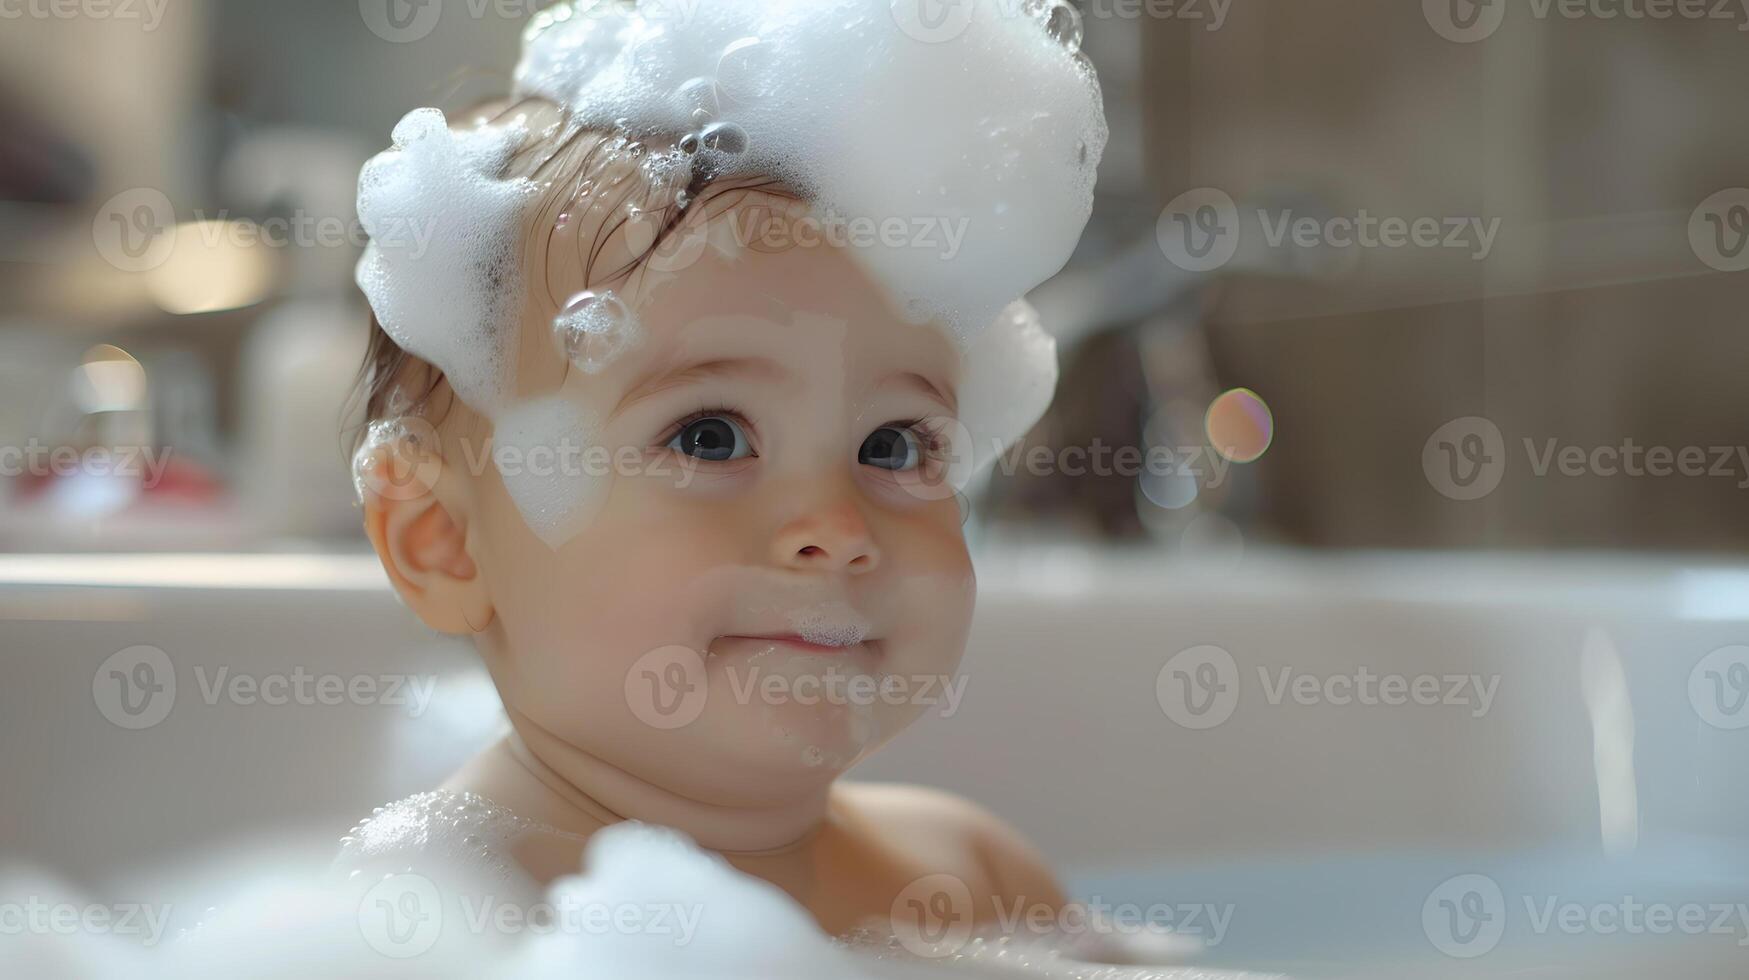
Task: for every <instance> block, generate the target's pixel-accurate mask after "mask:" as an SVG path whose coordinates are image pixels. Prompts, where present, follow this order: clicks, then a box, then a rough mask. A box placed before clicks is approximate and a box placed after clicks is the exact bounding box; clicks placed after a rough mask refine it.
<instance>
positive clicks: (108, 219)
mask: <svg viewBox="0 0 1749 980" xmlns="http://www.w3.org/2000/svg"><path fill="white" fill-rule="evenodd" d="M442 221H443V219H442V218H441V217H436V216H397V215H388V216H384V217H382V218H381V219H379V221H378V222H377V229H376V234H374V235H373V234H370V233H367V232H366V231H365V229H364V225H363V224H362V223H361V222H360V221H359V220H358V218H357V217H355V216H352V215H347V216H344V217H343V216H340V215H324V214H311V213H309V212H307V211H304V210H301V209H299V210H295V211H293V212H292V213H291V214H288V215H274V216H269V217H265V218H260V219H251V218H233V217H232V216H231V213H230V212H229V211H228V210H222V209H221V210H219V211H217V212H213V213H209V212H206V211H203V210H199V209H196V210H195V211H194V212H193V214H192V215H191V216H190V218H189V220H188V221H186V222H183V223H180V224H178V223H177V221H176V211H175V208H174V207H173V206H172V205H171V203H170V199H169V198H168V197H166V196H165V195H164V193H163V192H162V191H158V190H155V189H153V188H149V187H146V188H135V189H133V190H129V191H123V192H122V193H120V194H117V195H116V196H114V197H112V198H110V199H109V200H108V201H106V202H105V203H104V205H103V207H102V208H100V209H98V213H97V217H96V219H95V220H94V221H93V222H92V225H91V238H92V242H93V244H94V245H96V247H97V254H98V255H99V256H101V257H102V258H103V260H104V261H105V262H108V263H109V264H110V265H111V266H114V267H115V268H116V269H119V270H121V271H122V272H149V271H151V270H152V269H156V268H157V267H159V266H161V265H163V264H164V263H165V262H167V261H169V259H170V257H171V255H173V254H174V253H175V250H176V246H177V243H178V242H179V241H182V242H188V243H191V244H196V245H199V246H201V247H202V248H204V249H206V250H208V251H211V250H214V249H217V248H219V247H221V246H228V247H231V248H236V249H246V248H271V249H288V248H354V249H362V248H363V247H364V246H366V245H367V244H371V243H373V242H374V243H375V244H376V245H378V246H379V247H381V248H393V249H399V250H406V251H407V253H408V254H409V255H410V256H411V257H412V258H414V259H417V258H419V257H421V256H423V255H424V254H425V253H426V252H427V251H428V250H429V249H430V247H431V241H432V239H433V238H435V237H436V236H437V234H438V232H439V230H440V226H441V222H442Z"/></svg>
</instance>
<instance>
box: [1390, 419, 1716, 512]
mask: <svg viewBox="0 0 1749 980" xmlns="http://www.w3.org/2000/svg"><path fill="white" fill-rule="evenodd" d="M1523 449H1524V455H1525V462H1526V463H1527V464H1528V465H1529V472H1530V474H1531V475H1532V476H1535V477H1537V478H1539V479H1540V478H1544V477H1548V476H1550V475H1557V476H1563V477H1581V476H1599V477H1628V478H1630V479H1645V478H1648V477H1649V478H1653V479H1665V478H1670V477H1687V478H1699V479H1727V480H1731V481H1732V482H1733V483H1734V485H1735V486H1736V487H1737V489H1739V490H1749V446H1662V445H1641V444H1640V443H1637V442H1635V441H1634V440H1633V439H1631V438H1629V439H1623V440H1622V441H1621V443H1620V444H1619V445H1592V446H1578V445H1572V444H1563V443H1562V442H1561V441H1560V440H1559V439H1555V438H1546V439H1536V438H1531V437H1526V438H1525V439H1524V440H1523ZM1508 455H1509V454H1508V452H1507V449H1506V440H1505V439H1504V438H1503V437H1502V436H1501V434H1500V428H1499V426H1496V425H1495V424H1494V423H1493V422H1492V421H1490V420H1488V419H1485V418H1482V417H1480V416H1470V417H1467V418H1461V419H1454V420H1452V421H1450V422H1447V423H1445V424H1444V425H1442V426H1440V427H1439V428H1438V429H1436V430H1434V432H1433V434H1432V435H1431V436H1428V438H1427V442H1426V443H1424V444H1423V445H1422V447H1421V468H1422V472H1423V474H1424V475H1425V476H1426V477H1427V482H1428V483H1429V484H1430V485H1431V486H1432V487H1433V489H1435V490H1437V491H1439V493H1441V494H1442V495H1444V496H1446V497H1450V498H1451V499H1453V500H1477V499H1479V498H1482V497H1486V496H1487V495H1488V494H1490V493H1493V492H1494V489H1495V488H1496V487H1498V486H1499V485H1500V481H1501V479H1502V478H1503V477H1504V476H1505V475H1506V469H1507V457H1508Z"/></svg>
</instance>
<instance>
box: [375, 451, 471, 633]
mask: <svg viewBox="0 0 1749 980" xmlns="http://www.w3.org/2000/svg"><path fill="white" fill-rule="evenodd" d="M408 435H409V434H407V433H396V434H395V435H394V436H393V437H391V438H388V439H382V440H373V441H372V442H371V443H367V444H366V446H365V448H364V449H362V450H360V453H359V458H358V459H357V460H356V461H355V463H354V466H355V468H356V470H357V472H358V479H359V490H360V495H361V496H362V498H363V501H364V532H365V534H366V535H368V536H369V537H370V543H371V545H372V546H373V547H375V548H376V552H377V557H378V558H379V559H381V560H382V563H383V570H384V571H386V572H388V574H389V581H390V582H392V583H394V586H395V591H396V592H398V593H400V595H401V600H402V601H403V602H405V603H406V604H407V606H408V608H410V609H412V610H413V612H414V614H415V615H417V616H418V617H419V619H420V620H421V621H423V622H424V623H425V625H427V626H429V627H431V628H432V629H434V630H437V631H439V632H441V633H452V634H472V633H477V632H479V631H480V630H483V629H485V628H486V626H487V625H488V624H489V623H491V621H492V616H493V608H492V601H491V598H490V596H489V595H488V593H487V589H486V583H485V580H484V578H483V577H482V576H481V575H480V569H479V566H478V565H477V564H476V563H475V562H474V559H473V556H472V555H470V554H469V550H468V549H469V543H470V542H469V529H470V528H471V527H472V526H473V512H472V507H471V501H470V498H469V495H468V487H467V482H466V481H465V480H463V479H461V476H462V474H460V473H458V472H456V471H454V470H453V469H452V468H450V467H449V466H448V465H447V464H446V463H445V462H444V459H443V456H442V455H441V447H442V444H441V442H440V441H439V439H438V438H437V434H436V433H435V432H433V431H430V427H429V426H424V427H423V431H421V432H419V433H417V434H413V437H408Z"/></svg>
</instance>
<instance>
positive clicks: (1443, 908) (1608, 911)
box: [1421, 874, 1749, 959]
mask: <svg viewBox="0 0 1749 980" xmlns="http://www.w3.org/2000/svg"><path fill="white" fill-rule="evenodd" d="M1521 910H1522V915H1523V919H1522V921H1520V923H1519V924H1520V926H1521V927H1522V928H1523V929H1524V930H1525V931H1526V932H1528V933H1530V934H1533V935H1537V936H1547V935H1552V934H1555V933H1560V934H1562V935H1567V936H1586V935H1591V936H1623V935H1628V936H1671V935H1680V936H1695V937H1698V936H1723V937H1728V938H1731V939H1733V940H1734V941H1735V944H1736V945H1737V946H1739V947H1745V946H1749V903H1742V902H1682V903H1671V902H1663V901H1655V902H1648V901H1644V900H1641V899H1639V898H1636V897H1635V896H1633V895H1623V896H1621V897H1620V898H1612V899H1609V900H1607V901H1601V902H1600V901H1586V902H1577V901H1572V900H1569V899H1563V898H1562V897H1561V896H1560V895H1553V894H1540V895H1538V894H1519V895H1516V896H1514V897H1513V898H1512V899H1511V900H1508V898H1507V896H1506V894H1505V893H1504V892H1503V891H1502V890H1501V888H1500V883H1499V882H1497V881H1495V880H1494V879H1493V878H1490V877H1488V876H1487V875H1481V874H1463V875H1458V876H1456V877H1454V878H1448V879H1446V880H1445V881H1443V882H1441V883H1440V884H1439V885H1438V887H1436V888H1434V889H1433V891H1432V892H1430V893H1429V894H1428V896H1427V901H1426V902H1424V903H1423V904H1422V906H1421V926H1422V929H1423V931H1424V932H1425V933H1426V935H1427V939H1428V941H1429V942H1431V943H1432V944H1433V947H1434V948H1435V949H1437V950H1439V951H1440V952H1441V953H1444V954H1445V955H1447V956H1450V957H1453V958H1454V959H1474V958H1476V957H1478V956H1486V955H1487V954H1489V953H1491V952H1493V951H1494V950H1495V949H1496V948H1497V947H1498V946H1499V945H1500V941H1501V939H1502V938H1503V937H1504V936H1505V934H1506V925H1507V920H1508V919H1509V918H1516V917H1517V916H1518V915H1519V914H1520V911H1521Z"/></svg>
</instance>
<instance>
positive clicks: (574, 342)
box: [553, 290, 641, 374]
mask: <svg viewBox="0 0 1749 980" xmlns="http://www.w3.org/2000/svg"><path fill="white" fill-rule="evenodd" d="M553 336H554V338H555V339H556V340H557V342H558V345H559V349H560V351H562V352H563V353H564V355H565V356H566V357H567V358H569V359H570V361H571V363H572V364H575V365H576V366H577V367H578V368H580V369H582V370H583V371H584V372H585V373H588V374H599V373H601V372H602V371H603V370H605V369H606V368H607V366H608V365H609V364H612V363H613V362H614V360H615V359H617V358H618V357H619V356H620V355H621V354H623V353H625V352H626V351H628V350H630V349H631V348H633V347H635V346H637V344H638V343H639V341H640V340H641V337H640V334H639V330H638V320H637V317H636V316H635V315H634V314H633V313H632V311H631V309H630V308H629V307H627V306H626V305H625V303H624V301H622V300H621V299H620V298H619V296H618V295H616V294H615V293H614V292H613V291H612V290H604V291H602V292H599V293H598V292H595V291H594V290H585V291H583V292H581V293H578V294H577V295H576V296H573V297H571V301H570V302H568V303H566V304H565V308H564V310H562V311H561V312H560V313H559V315H558V316H557V317H555V318H554V319H553Z"/></svg>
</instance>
